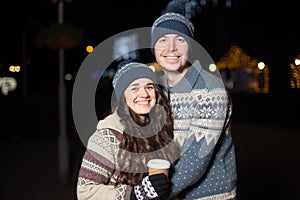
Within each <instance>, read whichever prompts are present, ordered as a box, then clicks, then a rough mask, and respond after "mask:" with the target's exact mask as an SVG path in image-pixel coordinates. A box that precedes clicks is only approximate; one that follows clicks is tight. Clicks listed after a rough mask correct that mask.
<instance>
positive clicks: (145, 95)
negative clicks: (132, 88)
mask: <svg viewBox="0 0 300 200" xmlns="http://www.w3.org/2000/svg"><path fill="white" fill-rule="evenodd" d="M140 95H141V96H143V97H148V96H149V93H148V91H147V89H146V88H144V87H142V88H141V89H140Z"/></svg>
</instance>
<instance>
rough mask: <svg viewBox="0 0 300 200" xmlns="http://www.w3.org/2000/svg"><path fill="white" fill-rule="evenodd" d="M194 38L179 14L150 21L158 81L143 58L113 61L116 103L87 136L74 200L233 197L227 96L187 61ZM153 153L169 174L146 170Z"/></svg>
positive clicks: (212, 78) (196, 65)
mask: <svg viewBox="0 0 300 200" xmlns="http://www.w3.org/2000/svg"><path fill="white" fill-rule="evenodd" d="M161 28H164V29H161ZM193 37H194V27H193V24H192V23H191V22H190V21H189V20H188V19H186V18H185V17H184V16H183V15H181V14H179V13H175V12H166V13H165V14H163V15H162V16H160V17H159V18H158V19H157V20H156V21H155V22H154V23H153V27H152V32H151V39H152V41H151V44H152V48H153V52H154V55H155V58H156V61H157V63H158V64H159V65H160V66H161V67H162V69H163V71H164V74H165V77H166V79H167V80H166V82H167V86H166V87H165V88H162V87H160V85H159V83H158V79H157V77H156V75H155V73H154V72H153V70H152V68H151V67H149V66H147V65H146V64H142V63H138V62H131V63H124V64H123V65H122V66H121V67H120V68H119V70H118V71H117V73H116V74H115V76H114V79H113V87H114V91H115V95H116V99H117V101H118V105H117V106H116V107H115V108H114V109H113V112H112V114H111V115H109V116H107V117H106V118H105V119H103V120H100V121H99V123H98V125H97V130H96V131H95V133H94V134H93V135H92V136H91V137H90V139H89V142H88V146H87V149H86V152H85V154H84V156H83V160H82V164H81V168H80V170H79V176H78V185H77V197H78V199H79V200H83V199H90V200H92V199H98V200H99V199H104V200H106V199H138V200H140V199H236V198H237V197H236V179H237V177H236V163H235V150H234V143H233V140H232V136H231V130H230V129H231V128H230V122H231V121H230V120H231V109H232V107H231V101H230V98H229V94H228V92H227V91H226V89H225V88H224V85H223V82H222V80H221V79H220V78H218V77H216V76H215V75H213V74H211V73H209V72H207V71H205V70H203V69H202V67H201V65H200V63H199V61H198V60H195V61H194V62H193V63H192V64H190V62H188V60H189V56H190V51H191V45H190V38H193ZM169 104H170V105H169ZM169 106H170V107H169ZM152 158H162V159H167V160H169V161H170V163H171V168H170V171H169V172H170V173H169V175H168V176H167V175H165V174H163V173H162V174H156V175H151V176H150V175H149V174H148V173H147V166H146V164H147V162H148V161H149V160H150V159H152Z"/></svg>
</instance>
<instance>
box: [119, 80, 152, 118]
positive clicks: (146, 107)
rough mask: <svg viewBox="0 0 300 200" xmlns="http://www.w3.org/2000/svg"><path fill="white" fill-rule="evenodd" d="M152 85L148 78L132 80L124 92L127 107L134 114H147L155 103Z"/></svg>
mask: <svg viewBox="0 0 300 200" xmlns="http://www.w3.org/2000/svg"><path fill="white" fill-rule="evenodd" d="M154 87H155V86H154V83H153V81H152V80H151V79H148V78H140V79H137V80H135V81H133V82H132V83H131V84H130V85H129V86H128V87H127V89H126V90H125V92H124V95H125V99H126V104H127V105H128V107H129V108H130V109H131V110H132V111H133V112H135V113H136V114H139V115H144V114H148V113H149V112H150V110H151V109H152V108H153V107H154V105H155V103H156V95H155V88H154Z"/></svg>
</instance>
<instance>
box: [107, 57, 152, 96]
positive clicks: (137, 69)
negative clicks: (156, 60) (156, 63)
mask: <svg viewBox="0 0 300 200" xmlns="http://www.w3.org/2000/svg"><path fill="white" fill-rule="evenodd" d="M139 78H149V79H151V80H152V81H153V82H154V83H157V79H156V75H155V72H154V68H151V67H149V66H148V65H146V64H143V63H139V62H130V63H125V64H123V65H122V64H121V66H120V67H119V69H118V71H117V72H116V74H115V76H114V79H113V81H112V85H113V87H114V89H115V95H116V98H117V100H118V101H119V100H120V97H121V96H122V94H123V92H124V91H125V90H126V88H127V87H128V86H129V85H130V83H132V82H133V81H135V80H136V79H139Z"/></svg>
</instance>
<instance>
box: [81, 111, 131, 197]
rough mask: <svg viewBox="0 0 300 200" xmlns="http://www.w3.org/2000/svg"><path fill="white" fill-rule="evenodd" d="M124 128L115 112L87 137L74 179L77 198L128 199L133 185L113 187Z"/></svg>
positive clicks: (100, 122)
mask: <svg viewBox="0 0 300 200" xmlns="http://www.w3.org/2000/svg"><path fill="white" fill-rule="evenodd" d="M123 131H124V127H123V125H122V124H121V123H120V120H119V117H118V115H117V114H116V113H113V114H112V115H109V116H108V117H106V118H105V119H104V120H101V121H99V123H98V125H97V130H96V131H95V132H94V133H93V134H92V136H91V137H90V138H89V140H88V144H87V148H86V151H85V154H84V155H83V159H82V163H81V167H80V169H79V175H78V180H77V191H76V192H77V199H78V200H100V199H103V200H108V199H111V200H113V199H118V200H122V199H130V193H131V189H132V187H130V186H128V185H119V186H118V187H115V186H114V184H115V182H116V181H115V180H116V178H117V175H118V173H119V172H118V170H116V169H117V167H116V160H117V153H118V148H119V143H120V140H121V138H122V133H123Z"/></svg>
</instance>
